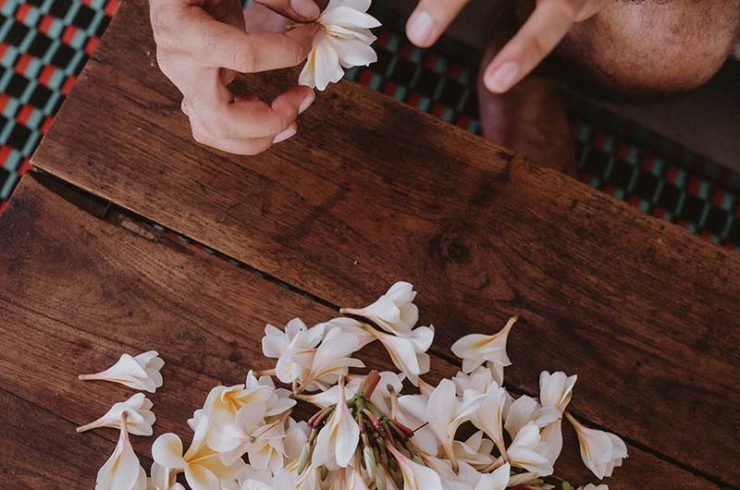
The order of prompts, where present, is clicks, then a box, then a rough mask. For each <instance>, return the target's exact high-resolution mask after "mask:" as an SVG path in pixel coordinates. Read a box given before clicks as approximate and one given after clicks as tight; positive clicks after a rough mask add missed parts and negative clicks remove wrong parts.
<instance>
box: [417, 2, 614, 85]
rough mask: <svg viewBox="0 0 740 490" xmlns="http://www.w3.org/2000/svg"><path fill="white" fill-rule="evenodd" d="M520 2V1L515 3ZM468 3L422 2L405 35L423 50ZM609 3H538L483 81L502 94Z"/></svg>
mask: <svg viewBox="0 0 740 490" xmlns="http://www.w3.org/2000/svg"><path fill="white" fill-rule="evenodd" d="M514 1H517V0H514ZM468 2H469V0H420V1H419V4H418V5H417V7H416V9H415V10H414V13H413V14H412V15H411V17H409V20H408V23H407V25H406V33H407V35H408V37H409V39H410V40H411V41H412V42H413V43H414V44H416V45H417V46H420V47H428V46H431V45H432V44H434V43H435V42H436V41H437V39H439V37H440V36H441V35H442V33H443V32H444V31H445V29H447V27H448V26H449V25H450V24H451V23H452V21H453V20H454V19H455V17H457V14H458V13H459V12H460V11H461V10H462V9H463V7H465V5H466V4H467V3H468ZM609 3H610V2H609V0H537V6H536V7H535V9H534V11H533V12H532V14H531V15H530V16H529V18H528V19H527V21H526V22H525V23H524V25H523V26H522V27H521V29H519V32H517V33H516V35H514V37H513V38H511V40H510V41H509V42H508V43H507V44H506V45H505V46H504V47H503V48H502V49H501V51H499V53H498V54H497V55H496V56H495V57H494V58H493V60H492V61H491V62H490V63H489V64H488V67H487V68H486V71H485V73H484V74H483V82H484V84H485V86H486V88H487V89H488V90H490V91H491V92H495V93H503V92H506V91H507V90H509V89H510V88H511V87H513V86H514V85H515V84H516V83H518V82H519V81H520V80H521V79H523V78H524V77H525V76H527V74H529V72H530V71H532V70H533V69H534V68H535V67H536V66H537V65H538V64H539V63H540V62H541V61H542V60H543V59H544V58H545V57H546V56H547V55H548V54H550V52H551V51H552V50H553V49H555V46H557V45H558V43H559V42H560V41H561V40H562V39H563V37H565V35H566V34H567V33H568V30H569V29H570V28H571V26H572V25H573V24H575V23H576V22H580V21H583V20H586V19H588V18H589V17H591V16H593V15H595V14H596V13H598V12H600V11H601V10H603V9H604V8H605V7H606V6H607V5H609Z"/></svg>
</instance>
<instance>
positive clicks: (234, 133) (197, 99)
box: [188, 85, 316, 139]
mask: <svg viewBox="0 0 740 490" xmlns="http://www.w3.org/2000/svg"><path fill="white" fill-rule="evenodd" d="M201 88H202V89H203V90H201V91H199V92H198V93H196V94H195V95H194V96H190V97H188V106H189V108H190V109H192V111H195V112H196V113H197V115H198V117H199V118H200V120H201V121H202V123H203V125H204V126H205V127H207V128H208V129H209V131H210V132H211V133H212V134H213V135H214V136H216V137H217V138H220V139H221V138H237V139H244V138H263V137H275V135H277V134H279V133H281V132H283V131H285V130H286V129H287V128H288V127H289V126H290V125H291V124H293V123H294V122H295V120H296V118H297V117H298V114H300V113H301V112H303V111H304V110H306V109H307V108H308V107H309V106H310V105H311V104H312V103H313V101H314V100H315V98H316V96H315V94H314V92H313V90H311V89H310V88H309V87H304V86H296V87H293V88H291V89H290V90H288V91H287V92H285V93H283V94H282V95H280V96H279V97H278V98H276V99H275V100H274V101H273V102H272V104H271V105H268V104H267V103H265V102H263V101H261V100H259V99H257V98H252V97H238V98H235V99H233V100H232V98H231V95H230V94H229V93H228V90H227V89H226V88H225V87H223V86H222V85H216V86H211V87H210V88H208V87H207V86H206V85H202V86H201ZM224 96H225V97H226V98H224Z"/></svg>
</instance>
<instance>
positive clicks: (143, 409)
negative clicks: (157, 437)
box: [77, 393, 157, 436]
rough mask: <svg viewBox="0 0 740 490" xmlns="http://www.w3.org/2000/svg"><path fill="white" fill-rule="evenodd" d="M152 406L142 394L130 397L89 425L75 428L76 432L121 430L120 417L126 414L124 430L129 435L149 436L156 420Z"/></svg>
mask: <svg viewBox="0 0 740 490" xmlns="http://www.w3.org/2000/svg"><path fill="white" fill-rule="evenodd" d="M153 405H154V404H153V403H152V402H151V400H149V399H148V398H147V397H146V395H144V394H143V393H137V394H135V395H133V396H131V397H130V398H129V399H128V400H126V401H125V402H118V403H116V404H114V405H113V406H112V407H111V408H110V410H108V412H107V413H106V414H105V415H103V416H102V417H100V418H99V419H97V420H95V421H94V422H90V423H89V424H85V425H83V426H81V427H78V428H77V432H85V431H88V430H91V429H99V428H101V427H112V428H115V429H120V428H121V416H122V415H123V413H124V412H125V413H126V428H127V430H128V432H129V434H133V435H135V436H151V435H152V434H153V433H154V431H153V430H152V425H154V422H155V421H156V420H157V418H156V417H155V416H154V413H153V412H152V406H153Z"/></svg>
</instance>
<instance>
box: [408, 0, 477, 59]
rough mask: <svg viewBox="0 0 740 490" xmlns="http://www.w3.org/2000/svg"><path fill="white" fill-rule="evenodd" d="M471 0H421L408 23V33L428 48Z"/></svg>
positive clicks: (417, 43) (411, 38) (413, 39)
mask: <svg viewBox="0 0 740 490" xmlns="http://www.w3.org/2000/svg"><path fill="white" fill-rule="evenodd" d="M468 1H469V0H420V2H419V5H417V6H416V9H415V10H414V13H412V14H411V17H409V20H408V22H407V23H406V35H407V36H408V38H409V40H411V42H412V43H414V44H416V45H417V46H420V47H422V48H426V47H428V46H431V45H432V44H434V43H435V42H436V41H437V39H439V36H441V35H442V33H443V32H444V31H445V29H447V27H448V26H449V25H450V24H451V23H452V21H453V20H455V17H457V14H459V13H460V11H461V10H462V9H463V7H465V5H466V4H467V3H468Z"/></svg>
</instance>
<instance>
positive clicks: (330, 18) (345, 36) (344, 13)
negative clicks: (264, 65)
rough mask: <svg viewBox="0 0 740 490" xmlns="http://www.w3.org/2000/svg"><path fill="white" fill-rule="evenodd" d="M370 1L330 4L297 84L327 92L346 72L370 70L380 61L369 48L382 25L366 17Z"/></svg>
mask: <svg viewBox="0 0 740 490" xmlns="http://www.w3.org/2000/svg"><path fill="white" fill-rule="evenodd" d="M370 3H371V0H330V1H329V4H328V5H327V7H326V9H325V10H324V12H323V13H322V14H321V15H320V16H319V18H318V20H317V22H318V23H319V24H320V25H321V26H322V29H320V30H319V32H318V33H317V34H316V37H315V38H314V40H313V48H312V49H311V52H310V53H309V54H308V60H307V61H306V65H305V66H304V67H303V70H302V71H301V74H300V77H299V78H298V83H299V84H301V85H307V86H309V87H315V88H317V89H319V90H325V89H326V87H327V86H328V85H329V83H336V82H338V81H339V80H341V79H342V77H343V76H344V69H343V68H351V67H353V66H367V65H369V64H370V63H374V62H376V61H377V60H378V57H377V55H376V54H375V51H374V50H373V48H371V47H370V45H371V44H372V43H373V42H375V39H376V37H375V36H374V35H373V34H372V33H371V32H370V29H373V28H375V27H380V22H378V20H377V19H375V18H374V17H373V16H371V15H370V14H368V13H367V9H368V8H370Z"/></svg>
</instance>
